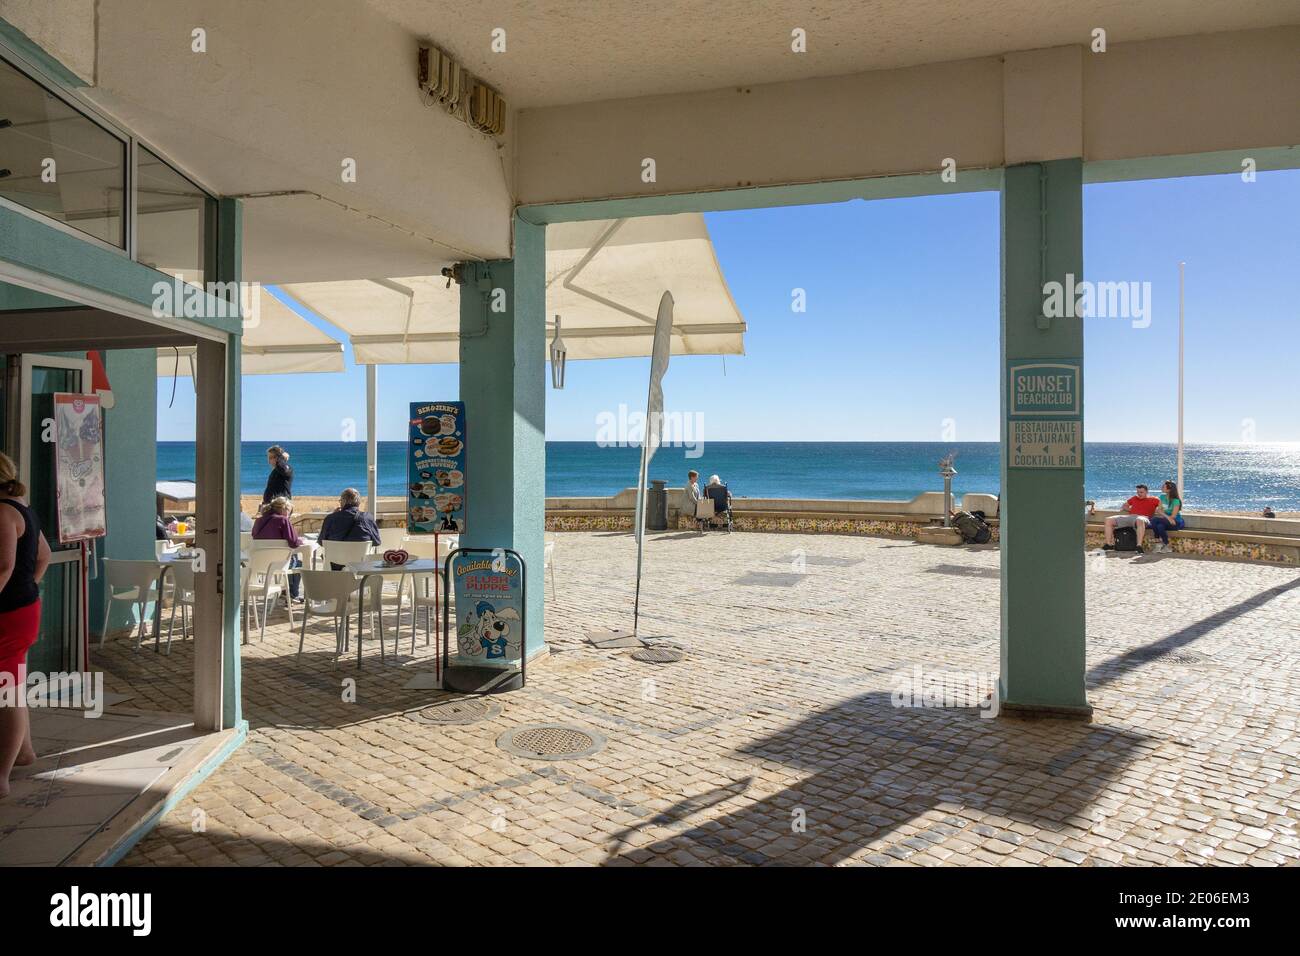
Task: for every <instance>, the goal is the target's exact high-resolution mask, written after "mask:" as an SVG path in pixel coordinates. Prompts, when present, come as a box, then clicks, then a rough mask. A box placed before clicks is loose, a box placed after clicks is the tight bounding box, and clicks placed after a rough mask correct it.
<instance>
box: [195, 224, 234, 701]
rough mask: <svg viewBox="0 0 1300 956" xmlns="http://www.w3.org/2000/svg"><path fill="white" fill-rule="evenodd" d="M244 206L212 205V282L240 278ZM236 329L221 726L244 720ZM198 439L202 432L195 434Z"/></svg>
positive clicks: (230, 367) (229, 351)
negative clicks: (214, 217) (214, 219)
mask: <svg viewBox="0 0 1300 956" xmlns="http://www.w3.org/2000/svg"><path fill="white" fill-rule="evenodd" d="M243 236H244V207H243V203H241V202H240V201H239V200H238V199H221V200H219V201H218V203H217V229H216V245H217V249H216V257H215V258H216V261H215V272H216V281H217V282H234V283H239V282H242V281H243V272H244V265H243ZM239 343H240V336H239V333H232V334H229V335H227V336H226V434H225V442H226V461H225V485H226V496H225V512H224V516H223V517H224V523H225V526H226V535H225V543H224V553H223V554H222V563H223V565H224V567H225V574H224V591H223V594H222V597H223V601H222V626H221V633H222V645H223V646H222V655H221V659H222V681H221V692H222V726H224V727H235V726H237V725H238V724H239V723H240V722H241V721H242V720H243V719H244V717H243V697H242V689H241V684H240V658H239V613H240V601H239V564H240V554H239V515H240V507H239V491H240V466H239V451H240V445H239V439H240V432H241V430H242V429H241V423H240V408H241V400H242V395H243V392H242V388H243V379H242V377H241V375H240V361H239V355H240V353H239ZM199 440H200V441H202V436H200V437H199Z"/></svg>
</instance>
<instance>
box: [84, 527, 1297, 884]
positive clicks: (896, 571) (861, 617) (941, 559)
mask: <svg viewBox="0 0 1300 956" xmlns="http://www.w3.org/2000/svg"><path fill="white" fill-rule="evenodd" d="M646 549H647V558H646V576H645V583H644V589H643V606H644V607H645V608H646V609H647V610H646V613H645V614H644V618H643V620H644V622H645V624H644V626H643V633H644V634H652V635H663V636H664V638H665V640H669V641H671V642H674V643H676V644H678V645H680V646H681V647H682V648H683V649H684V650H685V652H686V657H685V660H683V661H681V662H679V663H665V664H656V663H642V662H640V661H637V660H634V659H633V658H632V657H631V656H630V653H631V652H630V651H629V650H603V651H602V650H597V649H595V648H592V647H591V646H589V645H587V644H586V643H585V642H584V641H583V633H584V632H585V631H587V630H590V629H593V628H601V627H617V626H627V625H628V624H629V622H630V617H631V599H632V588H631V581H632V574H633V565H634V552H633V545H632V539H631V537H630V536H629V535H628V534H626V533H588V534H576V533H575V534H566V535H561V536H560V538H559V544H558V549H557V551H558V553H557V559H556V563H557V575H556V576H557V581H556V585H557V594H556V596H555V597H554V598H551V597H550V596H549V595H548V600H547V622H548V623H547V637H548V641H549V644H550V653H549V655H548V656H547V658H546V659H545V660H543V661H542V662H540V663H539V664H538V665H537V666H535V667H532V668H530V671H529V678H530V681H529V686H528V687H527V689H525V690H523V691H520V692H516V693H511V694H506V695H500V696H498V697H495V698H492V700H491V703H492V704H494V705H497V706H498V707H499V712H497V713H489V714H488V715H487V716H486V717H484V718H483V719H481V720H479V721H477V722H471V723H465V724H461V725H432V724H429V723H425V722H422V721H420V720H418V719H415V718H414V717H413V716H412V714H415V713H417V712H418V711H419V710H420V709H421V708H423V707H426V706H428V705H429V704H430V703H431V702H433V701H435V700H437V699H439V698H441V697H442V695H441V694H440V693H439V692H436V691H419V690H408V689H404V688H403V684H405V683H406V682H407V681H408V680H409V679H410V677H411V675H412V673H413V672H414V671H417V670H425V669H427V668H428V666H429V664H430V662H431V659H432V658H431V656H430V652H429V650H428V649H426V648H425V647H424V645H423V635H422V634H421V636H420V638H419V642H418V643H417V646H416V648H415V654H414V657H413V658H409V657H408V658H405V659H404V660H403V661H402V662H401V666H394V665H393V664H391V663H390V664H389V665H387V666H384V665H381V663H380V661H379V654H378V649H377V647H376V646H374V645H373V644H372V645H368V646H367V649H366V654H365V666H364V668H363V669H362V670H360V671H359V672H358V671H357V670H356V669H355V666H354V660H355V659H354V658H353V659H352V660H349V661H347V662H345V663H344V664H342V665H340V666H338V667H337V668H335V667H334V666H333V664H332V653H331V652H332V648H333V634H332V631H331V630H330V627H329V625H328V623H325V622H324V621H323V620H319V619H318V625H313V628H312V629H310V630H309V632H308V639H307V653H306V654H304V656H303V659H302V661H301V662H297V661H295V658H294V654H295V652H296V650H297V634H296V633H294V634H292V635H291V634H290V633H289V631H288V627H287V624H284V623H276V624H275V626H273V627H272V628H270V629H268V632H267V637H266V640H265V642H264V643H260V644H257V643H255V644H252V645H250V646H248V647H246V648H245V651H244V655H243V686H244V701H245V709H246V715H247V717H248V720H249V723H250V727H251V729H250V737H249V742H248V743H247V744H246V745H245V746H244V747H243V748H242V749H241V750H240V751H238V752H237V753H236V754H234V755H233V756H232V757H231V758H230V759H229V760H228V761H227V762H226V763H225V764H224V765H223V766H222V767H221V768H220V769H219V770H218V771H217V772H216V773H214V774H213V775H212V776H211V777H210V778H209V779H208V780H207V781H206V782H204V783H203V784H202V785H201V786H199V787H198V788H197V789H196V790H195V791H194V793H192V794H191V795H190V796H189V797H188V798H187V799H186V800H185V801H183V802H182V803H181V804H180V805H179V806H178V807H177V808H176V809H175V810H174V811H173V812H172V813H171V814H169V815H168V816H167V817H166V818H165V819H164V820H163V821H162V823H161V824H160V825H159V826H158V828H157V829H156V830H155V831H154V832H153V833H152V834H150V835H149V836H148V837H147V838H146V839H145V840H143V841H142V842H141V843H140V844H139V845H138V846H137V847H136V848H135V850H134V851H133V852H132V853H131V854H130V855H129V856H128V857H127V859H126V861H125V862H126V864H128V865H141V864H145V865H148V864H161V865H171V864H245V865H263V864H286V865H318V864H319V865H344V864H346V865H406V864H428V863H436V864H460V865H464V864H507V865H509V864H579V865H581V864H622V865H627V864H651V865H698V864H704V865H752V864H770V863H777V864H833V865H869V866H897V865H941V864H948V865H954V864H956V865H995V866H1005V865H1025V864H1031V865H1033V864H1038V865H1047V866H1089V865H1091V866H1100V865H1112V864H1178V865H1204V864H1219V865H1224V864H1226V865H1238V864H1250V865H1275V864H1289V863H1294V862H1295V861H1296V860H1297V859H1298V858H1300V837H1298V836H1297V832H1296V822H1297V814H1298V813H1300V798H1298V797H1297V783H1298V782H1300V738H1298V737H1297V726H1296V724H1297V715H1298V714H1300V704H1298V703H1297V701H1300V673H1297V668H1296V665H1295V662H1296V660H1297V645H1298V644H1300V576H1298V575H1297V573H1296V572H1295V571H1294V570H1286V569H1282V568H1277V567H1269V566H1261V565H1259V564H1237V563H1228V562H1211V561H1197V560H1192V559H1185V558H1179V557H1172V558H1166V557H1156V556H1146V557H1142V558H1128V557H1120V556H1112V557H1101V556H1096V557H1090V558H1089V559H1088V562H1087V567H1088V572H1087V573H1088V608H1089V620H1088V624H1089V626H1088V631H1089V644H1088V665H1089V673H1088V681H1089V688H1090V689H1089V695H1090V699H1091V702H1092V703H1093V705H1094V706H1095V708H1096V716H1095V719H1094V722H1093V723H1091V724H1086V723H1078V722H1070V721H1061V720H1024V719H1009V718H996V719H986V718H985V717H983V716H981V711H980V709H979V707H978V704H979V703H980V694H981V692H982V691H983V689H984V687H985V682H986V681H987V680H990V679H991V677H992V675H993V674H995V673H996V670H997V667H998V600H999V584H998V553H997V551H996V550H986V549H969V550H968V549H960V548H958V549H945V548H939V547H931V546H925V545H918V544H914V543H911V542H901V541H891V540H884V539H873V538H856V537H837V536H830V535H816V536H815V535H778V534H759V533H747V534H735V535H730V536H727V535H721V534H714V535H709V536H706V537H703V538H700V537H696V536H695V535H693V534H690V533H676V532H670V533H667V534H663V535H659V536H656V537H652V538H649V539H647V546H646ZM719 569H724V570H722V571H719ZM273 620H275V621H277V622H280V621H283V612H280V614H279V616H278V617H276V618H274V619H273ZM390 621H391V617H390ZM406 634H409V630H408V631H407V632H406ZM254 639H255V638H254ZM406 640H408V638H407V637H406V636H405V635H404V641H406ZM391 649H392V645H391V644H390V645H389V650H390V653H391ZM402 650H403V652H404V653H405V652H409V650H410V647H409V643H406V644H404V646H403V648H402ZM98 662H99V663H101V664H102V665H103V666H104V667H106V668H107V669H108V671H109V678H108V685H109V689H110V690H117V691H122V692H126V693H131V694H133V695H134V696H133V699H132V700H131V701H130V702H129V705H130V706H134V707H158V708H162V709H167V710H180V711H187V710H188V709H189V702H190V682H189V674H190V668H191V666H192V657H191V654H190V648H189V645H188V644H187V645H179V644H178V645H176V647H175V649H174V652H173V654H172V655H171V657H170V658H165V657H159V656H155V655H154V654H153V653H151V652H149V651H144V652H141V653H139V654H136V653H134V652H133V651H131V650H130V647H129V644H128V642H126V641H125V640H119V641H116V642H112V643H110V645H109V646H108V647H106V648H105V651H103V652H100V653H99V655H98ZM917 667H920V668H921V674H922V675H928V676H929V677H933V676H935V675H936V674H943V673H946V674H948V675H951V678H952V679H951V680H950V681H949V684H948V685H947V686H950V687H957V682H958V681H959V679H960V678H961V675H964V674H969V675H972V676H971V677H970V678H969V679H968V680H967V681H966V683H965V684H964V685H963V686H962V687H959V688H957V691H960V693H959V695H958V696H957V697H956V698H955V699H954V700H950V701H949V702H950V703H955V704H960V705H961V706H946V707H944V706H934V707H896V706H894V705H893V700H892V698H893V697H894V696H895V691H897V690H901V689H902V686H903V683H906V682H907V681H908V680H910V679H913V678H914V677H915V675H916V673H917V672H916V668H917ZM900 674H902V675H905V678H904V679H903V683H900V677H899V675H900ZM349 679H355V680H356V682H357V683H356V701H355V702H353V703H348V702H345V701H344V699H343V698H344V681H346V680H349ZM954 692H956V691H954ZM495 710H496V708H495V707H494V708H493V711H495ZM535 723H552V724H566V725H574V726H577V727H580V728H586V729H588V730H593V731H597V732H598V733H599V734H600V735H603V736H604V737H605V738H606V743H605V746H604V748H603V749H602V750H600V751H599V752H597V753H594V754H592V755H591V756H586V757H582V758H580V759H571V760H563V761H543V760H537V759H527V758H522V757H517V756H512V755H511V754H509V753H507V752H505V751H504V750H502V749H500V748H499V747H498V746H497V739H498V737H500V736H501V735H502V734H503V733H504V732H505V731H507V730H510V729H512V728H516V727H521V726H523V725H527V724H535ZM196 831H198V832H196Z"/></svg>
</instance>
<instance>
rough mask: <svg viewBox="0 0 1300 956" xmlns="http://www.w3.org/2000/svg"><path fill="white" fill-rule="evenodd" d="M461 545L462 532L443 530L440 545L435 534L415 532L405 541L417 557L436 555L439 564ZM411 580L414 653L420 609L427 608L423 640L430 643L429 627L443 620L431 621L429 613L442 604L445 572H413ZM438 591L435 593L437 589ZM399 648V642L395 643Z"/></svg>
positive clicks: (407, 547) (439, 536)
mask: <svg viewBox="0 0 1300 956" xmlns="http://www.w3.org/2000/svg"><path fill="white" fill-rule="evenodd" d="M458 547H460V536H459V535H454V534H440V535H438V540H437V549H436V550H435V548H434V538H433V535H431V534H427V535H412V536H411V537H410V538H409V539H408V540H407V542H406V550H407V551H409V552H411V554H412V555H414V556H415V557H417V558H437V559H438V563H439V564H445V563H446V561H447V555H449V554H451V552H453V551H455V550H456V549H457V548H458ZM410 580H411V653H412V654H414V653H415V628H416V621H417V618H418V616H419V612H420V610H421V609H423V610H424V643H425V645H426V646H427V645H428V644H429V636H430V631H431V630H434V629H436V628H437V627H439V626H440V622H438V621H434V622H433V624H432V626H431V625H430V617H431V616H432V615H433V613H434V611H435V610H441V608H442V576H441V575H435V574H433V573H432V572H428V571H426V572H424V573H421V574H412V575H411V576H410ZM435 591H436V593H435ZM398 640H401V634H400V633H399V634H398ZM393 646H394V649H396V646H397V645H396V642H395V643H394V645H393Z"/></svg>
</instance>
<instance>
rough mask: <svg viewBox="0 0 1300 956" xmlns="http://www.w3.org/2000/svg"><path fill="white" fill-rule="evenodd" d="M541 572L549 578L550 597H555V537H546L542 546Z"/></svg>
mask: <svg viewBox="0 0 1300 956" xmlns="http://www.w3.org/2000/svg"><path fill="white" fill-rule="evenodd" d="M542 574H544V575H548V576H549V577H550V579H551V599H552V600H554V599H555V537H554V536H551V537H548V538H547V539H546V543H545V544H544V545H543V546H542Z"/></svg>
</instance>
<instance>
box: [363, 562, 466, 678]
mask: <svg viewBox="0 0 1300 956" xmlns="http://www.w3.org/2000/svg"><path fill="white" fill-rule="evenodd" d="M343 567H345V568H346V569H347V570H349V571H351V572H352V573H353V574H355V575H356V576H357V577H358V578H359V579H360V580H361V596H360V597H359V598H358V599H357V667H358V668H359V667H360V666H361V622H362V621H363V620H364V618H365V610H366V597H365V596H366V585H367V584H368V583H369V581H370V579H371V578H378V579H379V581H380V586H379V587H378V588H376V589H375V598H374V603H375V610H376V611H378V612H379V656H380V659H384V658H385V655H384V600H383V598H384V595H383V583H382V582H383V579H384V577H385V576H386V575H391V574H396V575H399V576H401V575H406V574H441V573H442V568H443V565H441V564H439V563H438V562H437V561H435V560H434V559H433V558H412V559H411V560H410V561H407V562H406V563H405V564H385V563H384V561H383V559H382V558H366V559H365V560H364V561H355V562H353V563H352V564H345V565H343ZM411 613H412V614H414V613H415V612H414V611H412V612H411ZM398 614H399V615H400V614H401V606H400V605H398ZM412 626H414V619H412ZM398 634H399V636H400V634H401V619H400V617H399V619H398ZM393 653H394V654H396V653H397V643H396V642H394V644H393Z"/></svg>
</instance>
